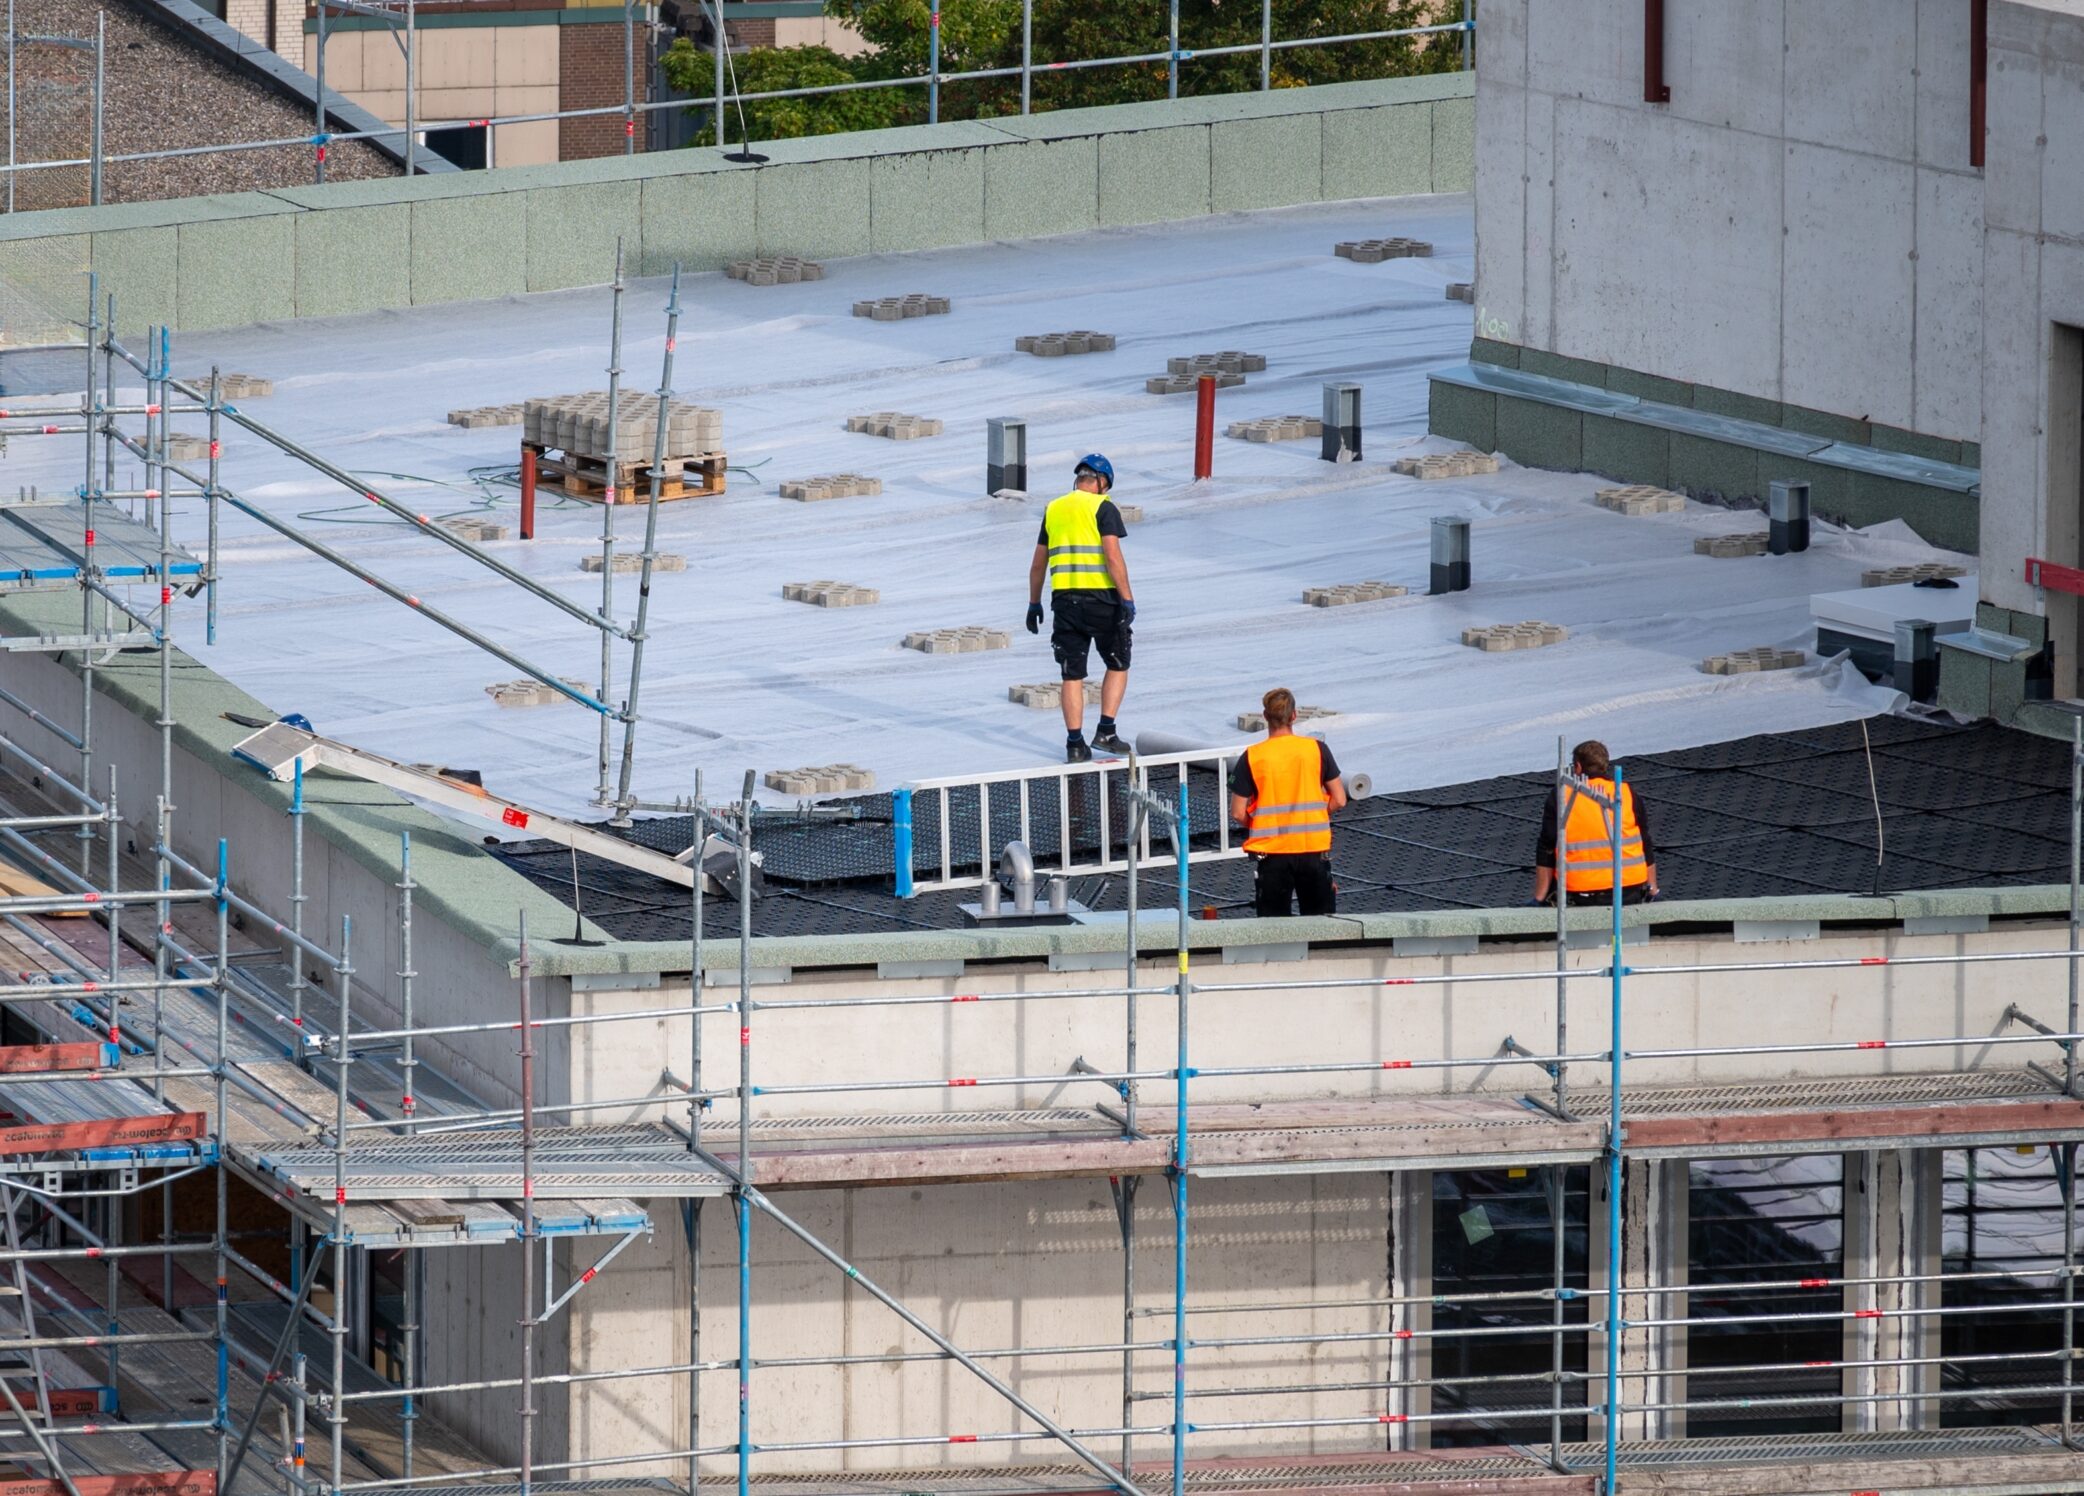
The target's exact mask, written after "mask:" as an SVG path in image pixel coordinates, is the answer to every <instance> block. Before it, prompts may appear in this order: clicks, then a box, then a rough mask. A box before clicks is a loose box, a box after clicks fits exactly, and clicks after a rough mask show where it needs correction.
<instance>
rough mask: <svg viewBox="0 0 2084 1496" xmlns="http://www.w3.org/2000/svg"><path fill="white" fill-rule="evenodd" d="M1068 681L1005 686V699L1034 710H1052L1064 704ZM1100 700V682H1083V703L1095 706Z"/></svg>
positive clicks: (1046, 681) (1047, 681)
mask: <svg viewBox="0 0 2084 1496" xmlns="http://www.w3.org/2000/svg"><path fill="white" fill-rule="evenodd" d="M1069 684H1070V682H1069V681H1061V680H1045V681H1038V682H1037V683H1035V684H1034V685H1032V686H1008V687H1006V699H1007V700H1008V701H1011V702H1013V703H1015V704H1016V705H1019V706H1024V707H1031V708H1033V709H1034V710H1036V711H1054V710H1056V708H1058V707H1060V706H1062V705H1063V704H1064V687H1065V686H1067V685H1069ZM1099 700H1100V683H1099V682H1098V681H1096V680H1089V681H1087V682H1085V704H1086V705H1087V706H1096V705H1098V703H1099Z"/></svg>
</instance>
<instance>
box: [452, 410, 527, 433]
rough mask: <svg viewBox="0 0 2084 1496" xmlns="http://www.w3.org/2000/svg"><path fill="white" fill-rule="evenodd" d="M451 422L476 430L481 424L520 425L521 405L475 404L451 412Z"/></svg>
mask: <svg viewBox="0 0 2084 1496" xmlns="http://www.w3.org/2000/svg"><path fill="white" fill-rule="evenodd" d="M449 424H450V425H451V426H461V427H463V428H464V429H465V430H467V431H474V430H476V429H477V428H478V427H480V426H518V425H520V424H521V407H520V406H519V405H518V404H515V405H474V406H471V407H470V408H469V409H466V410H452V411H450V412H449Z"/></svg>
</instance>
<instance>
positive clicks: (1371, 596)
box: [1302, 582, 1410, 608]
mask: <svg viewBox="0 0 2084 1496" xmlns="http://www.w3.org/2000/svg"><path fill="white" fill-rule="evenodd" d="M1409 591H1410V589H1409V588H1408V587H1400V586H1398V585H1397V584H1396V583H1394V582H1342V583H1340V584H1338V585H1337V586H1334V587H1305V588H1304V589H1303V595H1302V600H1303V601H1304V602H1306V603H1308V604H1309V605H1310V606H1311V607H1313V608H1343V607H1345V606H1346V605H1347V604H1349V603H1372V602H1380V601H1381V600H1382V599H1383V598H1385V597H1402V596H1404V595H1405V594H1406V593H1407V592H1409Z"/></svg>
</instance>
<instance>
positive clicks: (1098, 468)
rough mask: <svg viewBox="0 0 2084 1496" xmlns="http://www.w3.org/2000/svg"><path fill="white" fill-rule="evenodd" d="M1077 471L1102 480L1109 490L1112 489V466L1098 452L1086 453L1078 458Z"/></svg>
mask: <svg viewBox="0 0 2084 1496" xmlns="http://www.w3.org/2000/svg"><path fill="white" fill-rule="evenodd" d="M1077 470H1078V472H1080V473H1091V474H1092V475H1093V476H1094V477H1096V478H1100V479H1103V480H1104V481H1105V482H1106V484H1107V486H1108V487H1109V488H1113V487H1114V464H1113V463H1111V462H1109V461H1108V460H1107V459H1106V458H1105V457H1102V456H1101V455H1100V454H1099V453H1098V452H1088V453H1086V454H1085V456H1083V457H1081V458H1079V459H1078V469H1077Z"/></svg>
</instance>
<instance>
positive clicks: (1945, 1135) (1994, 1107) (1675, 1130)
mask: <svg viewBox="0 0 2084 1496" xmlns="http://www.w3.org/2000/svg"><path fill="white" fill-rule="evenodd" d="M1621 1132H1622V1138H1623V1141H1624V1143H1625V1146H1626V1147H1627V1148H1628V1150H1629V1151H1630V1152H1644V1151H1651V1150H1654V1151H1666V1150H1670V1151H1672V1152H1673V1153H1674V1154H1675V1155H1676V1154H1679V1153H1683V1154H1685V1155H1686V1156H1688V1157H1698V1156H1702V1154H1703V1153H1704V1152H1709V1153H1712V1152H1714V1151H1716V1150H1718V1149H1730V1148H1740V1147H1744V1146H1747V1145H1753V1144H1775V1145H1780V1144H1784V1145H1787V1146H1789V1147H1798V1146H1801V1145H1804V1144H1808V1145H1816V1144H1829V1145H1831V1146H1832V1147H1834V1148H1837V1147H1844V1146H1847V1145H1852V1144H1867V1143H1884V1142H1887V1141H1889V1140H1893V1139H1902V1138H1917V1139H1920V1140H1921V1141H1923V1142H1926V1143H1928V1144H1931V1145H1934V1146H1937V1145H1939V1144H1940V1143H1941V1142H1943V1141H1944V1140H1946V1139H1950V1138H1968V1137H1980V1138H1985V1139H1988V1140H1989V1141H1991V1142H1998V1141H2018V1142H2029V1141H2040V1140H2047V1139H2058V1138H2074V1137H2078V1136H2080V1135H2084V1102H2079V1101H1992V1102H1983V1103H1963V1104H1956V1105H1939V1106H1935V1105H1932V1104H1930V1103H1924V1104H1918V1105H1911V1106H1901V1107H1887V1106H1863V1107H1843V1108H1838V1109H1834V1110H1831V1111H1801V1112H1751V1113H1734V1114H1725V1115H1715V1114H1711V1113H1702V1114H1700V1115H1696V1116H1691V1117H1684V1116H1680V1117H1640V1118H1636V1119H1634V1120H1631V1121H1625V1122H1623V1123H1622V1124H1621Z"/></svg>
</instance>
